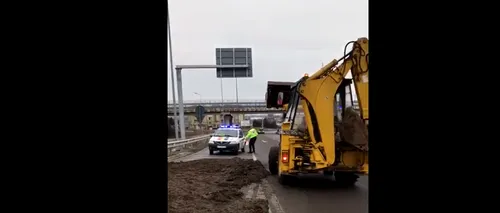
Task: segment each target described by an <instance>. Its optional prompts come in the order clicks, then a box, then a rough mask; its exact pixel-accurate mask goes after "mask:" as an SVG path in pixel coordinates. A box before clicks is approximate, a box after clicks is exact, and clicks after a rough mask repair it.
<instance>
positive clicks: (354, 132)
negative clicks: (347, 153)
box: [339, 107, 368, 151]
mask: <svg viewBox="0 0 500 213" xmlns="http://www.w3.org/2000/svg"><path fill="white" fill-rule="evenodd" d="M339 132H340V137H341V138H342V139H343V141H345V142H348V143H350V144H352V145H354V146H355V147H357V148H359V149H361V150H365V151H368V127H367V126H366V124H365V122H364V121H363V119H361V116H360V115H359V114H358V112H356V111H355V110H354V109H353V108H352V107H348V108H346V109H345V111H344V117H343V118H342V124H341V125H340V131H339Z"/></svg>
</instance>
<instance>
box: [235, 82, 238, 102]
mask: <svg viewBox="0 0 500 213" xmlns="http://www.w3.org/2000/svg"><path fill="white" fill-rule="evenodd" d="M235 79H236V103H238V78H235Z"/></svg>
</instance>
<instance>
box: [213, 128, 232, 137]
mask: <svg viewBox="0 0 500 213" xmlns="http://www.w3.org/2000/svg"><path fill="white" fill-rule="evenodd" d="M214 135H216V136H224V137H238V131H236V130H233V129H218V130H216V131H215V133H214Z"/></svg>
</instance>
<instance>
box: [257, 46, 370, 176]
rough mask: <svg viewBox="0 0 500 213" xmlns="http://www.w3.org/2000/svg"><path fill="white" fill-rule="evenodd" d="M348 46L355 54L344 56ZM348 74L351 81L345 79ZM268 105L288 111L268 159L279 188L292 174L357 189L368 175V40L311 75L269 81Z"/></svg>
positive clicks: (351, 52)
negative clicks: (328, 179)
mask: <svg viewBox="0 0 500 213" xmlns="http://www.w3.org/2000/svg"><path fill="white" fill-rule="evenodd" d="M349 44H352V50H351V51H349V52H346V50H347V47H348V45H349ZM349 71H350V72H351V75H352V79H348V78H346V75H347V73H348V72H349ZM352 84H353V85H354V87H355V93H356V97H357V100H358V106H357V107H356V108H357V109H356V108H354V97H353V95H354V94H353V93H354V92H353V91H351V85H352ZM266 105H267V107H268V108H281V109H283V110H284V112H285V113H284V114H283V117H284V122H283V124H282V126H281V135H280V142H279V145H278V146H273V147H271V149H270V151H269V155H268V158H269V159H268V160H269V161H268V162H269V170H270V171H271V173H272V174H274V175H278V178H279V182H280V183H281V184H288V183H289V180H290V177H292V176H297V175H299V174H304V173H319V174H323V175H329V176H331V175H334V177H335V180H336V181H337V182H339V183H342V184H347V185H353V184H354V183H355V182H356V181H357V179H358V177H359V174H368V163H369V162H368V128H367V124H368V120H369V115H368V39H367V38H359V39H358V40H356V41H351V42H349V43H348V44H347V45H346V46H345V47H344V56H343V57H341V58H340V59H338V60H332V61H331V62H330V63H328V64H326V65H325V66H324V67H322V68H321V69H320V70H318V71H317V72H316V73H314V74H313V75H311V76H309V75H308V74H305V75H304V76H303V77H302V78H300V79H299V80H298V81H297V82H268V88H267V93H266Z"/></svg>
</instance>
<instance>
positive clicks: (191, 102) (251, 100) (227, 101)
mask: <svg viewBox="0 0 500 213" xmlns="http://www.w3.org/2000/svg"><path fill="white" fill-rule="evenodd" d="M244 102H252V103H253V102H258V103H263V102H265V100H262V99H261V100H257V99H239V100H238V101H236V100H224V102H223V101H222V100H201V101H200V100H184V101H183V103H184V104H199V103H216V104H219V103H224V104H226V103H244ZM173 103H174V102H173V101H170V100H169V101H168V104H169V105H171V104H173ZM178 103H179V102H178V101H177V102H176V104H178Z"/></svg>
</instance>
